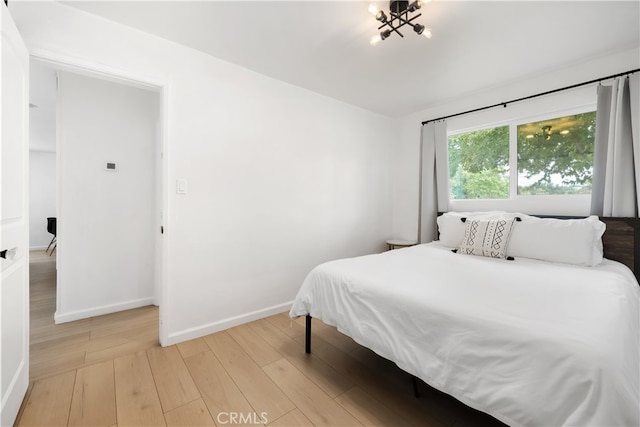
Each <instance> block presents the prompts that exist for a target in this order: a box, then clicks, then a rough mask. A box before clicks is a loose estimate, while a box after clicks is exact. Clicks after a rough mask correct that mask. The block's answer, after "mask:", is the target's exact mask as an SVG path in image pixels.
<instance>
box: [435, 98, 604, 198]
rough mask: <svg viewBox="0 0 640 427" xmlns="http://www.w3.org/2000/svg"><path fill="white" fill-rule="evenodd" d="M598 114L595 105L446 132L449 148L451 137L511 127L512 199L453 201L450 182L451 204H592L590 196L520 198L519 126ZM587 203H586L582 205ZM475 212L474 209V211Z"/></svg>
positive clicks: (510, 167) (560, 195) (567, 195)
mask: <svg viewBox="0 0 640 427" xmlns="http://www.w3.org/2000/svg"><path fill="white" fill-rule="evenodd" d="M594 111H596V103H595V102H593V103H588V104H584V105H580V106H575V107H570V108H563V109H560V110H554V111H547V112H544V113H539V114H532V115H526V116H519V117H517V118H511V119H508V120H501V121H496V122H492V123H487V124H482V125H480V126H472V127H467V128H462V129H456V130H454V131H447V146H448V141H449V137H451V136H455V135H461V134H465V133H469V132H474V131H479V130H486V129H493V128H497V127H503V126H508V127H509V197H506V198H503V199H452V198H451V183H450V182H449V204H450V205H456V206H458V205H459V206H464V205H474V204H476V203H477V204H480V205H481V204H486V203H492V204H504V203H509V201H511V202H513V201H516V200H520V201H523V202H525V203H526V204H527V205H529V204H531V202H533V201H535V203H544V202H547V203H551V202H555V203H558V202H561V203H562V204H566V203H568V204H572V202H574V201H578V200H579V199H585V198H588V201H587V203H590V201H591V194H533V195H519V194H518V126H520V125H523V124H527V123H532V122H540V121H544V120H550V119H556V118H560V117H565V116H572V115H576V114H584V113H590V112H594ZM448 161H449V153H448V150H447V162H448ZM581 202H582V203H584V200H582V201H581ZM471 210H475V209H471Z"/></svg>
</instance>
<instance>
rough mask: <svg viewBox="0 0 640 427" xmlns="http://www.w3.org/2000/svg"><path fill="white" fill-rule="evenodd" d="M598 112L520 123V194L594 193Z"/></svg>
mask: <svg viewBox="0 0 640 427" xmlns="http://www.w3.org/2000/svg"><path fill="white" fill-rule="evenodd" d="M595 128H596V113H595V112H590V113H584V114H576V115H573V116H565V117H560V118H556V119H551V120H544V121H541V122H534V123H526V124H522V125H519V126H518V194H519V195H537V194H591V175H592V173H593V141H594V137H595Z"/></svg>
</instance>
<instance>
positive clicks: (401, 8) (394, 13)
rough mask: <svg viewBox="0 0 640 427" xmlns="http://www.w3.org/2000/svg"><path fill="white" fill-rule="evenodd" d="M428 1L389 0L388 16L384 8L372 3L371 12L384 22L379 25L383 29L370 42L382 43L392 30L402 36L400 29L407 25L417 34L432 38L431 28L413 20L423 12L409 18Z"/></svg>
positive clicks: (374, 43)
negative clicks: (381, 8)
mask: <svg viewBox="0 0 640 427" xmlns="http://www.w3.org/2000/svg"><path fill="white" fill-rule="evenodd" d="M427 1H429V0H415V1H414V2H412V3H409V0H391V1H390V2H389V16H387V14H386V13H384V12H383V11H382V10H380V9H378V7H377V6H376V5H374V4H372V5H370V6H369V13H371V14H372V15H373V16H375V17H376V19H377V20H378V21H380V22H381V23H382V25H380V26H379V27H378V30H382V31H380V33H379V34H376V35H375V36H373V37H371V41H370V43H371V44H372V45H376V44H378V43H380V42H381V41H382V40H384V39H386V38H387V37H389V36H390V35H391V32H395V33H397V34H398V35H399V36H400V37H404V36H403V35H402V33H401V32H400V31H399V29H400V28H402V27H403V26H405V25H408V26H410V27H411V28H413V31H415V32H416V34H418V35H421V36H423V37H426V38H428V39H430V38H431V35H432V34H431V30H430V29H429V28H426V27H425V26H424V25H422V24H418V23H414V22H413V20H414V19H416V18H418V17H419V16H421V15H422V13H418V14H417V15H414V16H412V17H411V18H409V15H410V14H412V13H414V12H415V11H417V10H418V9H420V8H421V7H422V5H423V4H424V3H426V2H427ZM386 27H389V28H386ZM385 28H386V29H385Z"/></svg>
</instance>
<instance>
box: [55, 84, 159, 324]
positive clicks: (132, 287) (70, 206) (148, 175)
mask: <svg viewBox="0 0 640 427" xmlns="http://www.w3.org/2000/svg"><path fill="white" fill-rule="evenodd" d="M158 113H159V100H158V94H157V93H154V92H151V91H148V90H143V89H138V88H134V87H130V86H124V85H121V84H117V83H112V82H108V81H104V80H98V79H95V78H91V77H86V76H81V75H78V74H73V73H68V72H59V73H58V108H57V114H58V135H59V138H58V148H57V151H58V162H59V169H60V174H59V178H60V186H59V200H58V249H57V251H58V300H57V303H58V304H57V310H56V314H55V319H56V322H64V321H70V320H76V319H80V318H85V317H90V316H95V315H99V314H104V313H108V312H114V311H119V310H122V309H127V308H132V307H137V306H142V305H148V304H151V303H152V302H153V301H154V272H155V266H154V259H155V231H156V229H155V221H154V219H155V218H156V217H157V216H159V212H158V209H157V207H156V195H155V188H156V186H155V180H156V175H155V165H156V120H157V117H158ZM107 162H114V163H116V170H115V171H108V170H106V163H107Z"/></svg>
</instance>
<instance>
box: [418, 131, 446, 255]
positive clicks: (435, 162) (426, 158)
mask: <svg viewBox="0 0 640 427" xmlns="http://www.w3.org/2000/svg"><path fill="white" fill-rule="evenodd" d="M419 194H420V196H419V197H420V201H419V205H418V206H419V208H418V210H419V218H418V242H419V243H428V242H431V241H432V240H435V239H436V236H437V226H436V218H437V214H438V212H439V211H440V212H445V211H447V210H449V158H448V154H447V122H446V121H445V120H440V121H437V122H429V123H427V124H426V125H424V126H423V127H422V137H421V145H420V186H419Z"/></svg>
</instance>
